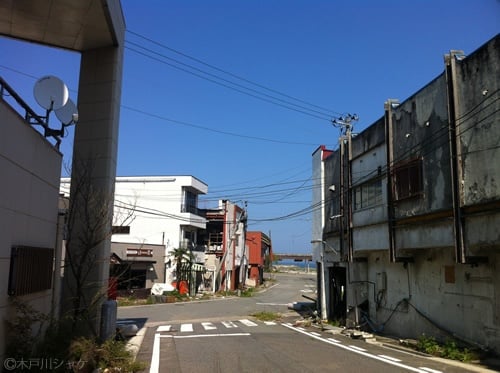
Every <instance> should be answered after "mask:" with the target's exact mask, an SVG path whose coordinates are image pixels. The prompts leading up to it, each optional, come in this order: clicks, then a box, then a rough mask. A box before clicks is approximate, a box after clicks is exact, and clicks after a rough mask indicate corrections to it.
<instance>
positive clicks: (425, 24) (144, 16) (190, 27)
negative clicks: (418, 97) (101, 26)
mask: <svg viewBox="0 0 500 373" xmlns="http://www.w3.org/2000/svg"><path fill="white" fill-rule="evenodd" d="M122 6H123V12H124V16H125V20H126V25H127V30H128V31H127V33H126V45H125V46H126V50H125V64H124V76H123V91H122V111H121V119H120V138H119V154H118V175H119V176H130V175H193V176H195V177H197V178H198V179H200V180H202V181H203V182H205V183H207V184H208V188H209V193H208V195H207V196H205V197H204V198H203V200H202V201H201V203H200V206H201V207H215V206H216V203H217V200H218V199H226V198H227V199H230V200H232V201H234V202H236V203H238V204H240V205H241V206H243V204H244V202H245V201H246V202H247V204H248V213H249V227H248V229H250V230H259V231H263V232H265V233H269V232H270V233H271V237H272V239H273V246H274V250H275V251H276V252H281V253H285V252H295V253H307V252H310V246H311V244H310V241H311V239H313V237H311V220H310V214H309V212H310V210H311V208H310V203H311V202H310V201H311V194H312V188H313V187H314V185H315V184H316V183H317V181H315V180H312V179H311V174H312V170H311V154H312V152H313V151H314V150H315V149H316V148H317V147H318V146H319V145H326V146H327V147H329V148H332V149H334V148H336V147H337V142H338V137H339V132H338V129H336V128H334V127H333V126H332V125H331V124H330V119H332V118H335V117H338V116H340V115H342V114H346V113H351V114H354V113H355V114H357V115H358V116H359V118H360V119H359V121H358V122H357V123H356V125H355V132H360V131H362V130H363V129H364V128H366V127H367V126H369V125H370V124H372V123H373V122H375V121H376V120H377V119H378V118H380V117H381V116H382V115H383V104H384V101H385V100H386V99H388V98H398V99H400V100H401V101H402V100H404V99H406V98H408V97H409V96H411V95H412V94H413V93H415V92H416V91H418V90H419V89H420V88H422V87H423V86H425V85H426V84H427V83H428V82H430V81H431V80H432V79H433V78H435V77H436V76H437V75H439V74H440V73H441V72H442V71H443V68H444V65H443V55H444V54H445V53H448V52H449V50H451V49H461V50H464V52H465V53H466V54H470V53H471V52H473V51H474V50H476V49H477V48H479V47H480V46H481V45H482V44H484V43H485V42H487V41H488V40H489V39H491V38H492V37H494V36H495V35H496V34H497V33H498V31H499V29H500V27H499V26H500V1H498V0H468V1H465V0H455V1H452V0H432V1H431V0H421V1H412V2H410V1H395V0H393V1H377V2H374V1H368V0H367V1H333V0H332V1H318V0H314V1H305V0H301V1H299V0H286V1H285V0H279V1H278V0H271V1H234V0H233V1H229V0H224V1H222V0H214V1H209V2H208V1H201V0H193V1H189V2H186V1H180V0H179V1H166V0H154V1H153V0H151V1H135V0H122ZM151 57H153V58H151ZM158 60H160V61H158ZM172 65H174V66H176V67H173V66H172ZM228 73H229V74H228ZM78 74H79V55H78V54H76V53H73V52H68V51H63V50H58V49H52V48H47V47H42V46H37V45H33V44H28V43H24V42H19V41H13V40H10V39H6V38H2V37H0V75H1V76H2V77H3V78H4V79H5V80H7V82H8V83H9V84H10V85H11V86H13V88H14V89H16V90H17V91H18V93H20V94H21V95H22V97H23V98H24V99H25V100H26V101H27V102H28V103H29V104H30V105H32V107H33V108H34V109H36V110H38V111H39V112H40V113H42V110H41V108H40V107H39V106H38V105H37V104H36V102H35V101H34V99H33V94H32V92H33V85H34V83H35V81H36V78H39V77H42V76H44V75H56V76H58V77H59V78H61V79H63V80H64V81H65V82H66V83H67V85H68V87H69V88H70V97H71V98H72V99H73V100H74V101H76V99H77V92H76V91H75V90H76V88H77V86H78ZM229 87H231V88H229ZM283 94H284V95H283ZM296 99H299V100H300V101H297V100H296ZM313 105H314V106H313ZM72 137H73V133H72V131H70V132H69V133H68V136H67V137H66V138H65V139H64V140H63V144H62V147H61V150H62V152H63V153H64V158H65V166H64V167H63V170H62V173H63V175H64V174H65V173H66V169H68V168H69V167H70V165H69V161H70V159H71V151H72V141H73V138H72Z"/></svg>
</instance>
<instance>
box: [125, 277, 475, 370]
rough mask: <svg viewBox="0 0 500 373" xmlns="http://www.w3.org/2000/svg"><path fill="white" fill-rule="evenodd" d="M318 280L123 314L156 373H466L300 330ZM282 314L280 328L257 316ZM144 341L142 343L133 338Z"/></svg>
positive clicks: (282, 280)
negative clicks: (303, 308)
mask: <svg viewBox="0 0 500 373" xmlns="http://www.w3.org/2000/svg"><path fill="white" fill-rule="evenodd" d="M315 281H316V278H315V275H310V274H293V275H292V274H290V275H289V274H278V275H276V282H275V283H273V285H272V286H271V287H269V288H268V289H266V290H265V291H263V292H259V293H258V294H255V295H254V296H252V297H250V298H243V297H240V298H224V299H217V300H212V301H200V302H187V303H169V304H158V305H149V306H135V307H123V308H119V310H118V317H119V320H120V321H121V322H127V321H135V322H137V323H138V324H139V325H140V326H141V327H143V328H142V330H141V333H140V334H141V335H142V336H143V338H142V341H140V349H139V352H138V355H137V359H138V360H141V361H145V362H147V364H148V371H149V372H151V373H157V372H182V373H197V372H228V373H233V372H287V373H288V372H333V371H342V372H381V371H383V372H385V373H392V372H404V371H413V372H422V373H424V372H427V373H437V372H464V371H468V370H467V369H464V368H463V366H454V365H448V364H443V362H442V361H439V360H434V359H429V358H426V357H422V356H417V355H412V354H408V353H405V352H401V351H397V350H392V349H388V348H386V347H383V346H380V345H373V344H369V343H366V342H363V341H360V340H354V339H351V338H349V337H346V336H344V335H343V334H338V333H337V334H332V332H331V331H328V330H321V329H318V328H315V327H298V326H296V325H295V321H296V320H297V319H299V318H300V317H299V316H298V314H297V313H295V312H293V311H290V310H289V308H288V305H289V304H290V303H293V302H308V300H307V299H306V298H304V297H303V295H306V296H310V297H313V298H315V297H316V294H315V283H316V282H315ZM259 311H269V312H279V313H281V314H282V315H283V318H282V319H281V320H280V321H278V322H263V321H260V320H256V319H255V318H253V317H252V316H251V315H252V314H254V313H256V312H259ZM134 341H137V338H134ZM134 343H135V342H134Z"/></svg>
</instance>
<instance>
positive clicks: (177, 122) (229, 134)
mask: <svg viewBox="0 0 500 373" xmlns="http://www.w3.org/2000/svg"><path fill="white" fill-rule="evenodd" d="M121 107H122V108H124V109H126V110H130V111H133V112H136V113H139V114H142V115H145V116H148V117H151V118H155V119H160V120H162V121H166V122H171V123H175V124H180V125H183V126H187V127H192V128H197V129H201V130H204V131H210V132H214V133H218V134H222V135H227V136H233V137H240V138H245V139H250V140H258V141H265V142H272V143H277V144H287V145H307V146H314V145H317V144H312V143H305V142H294V141H281V140H275V139H268V138H265V137H259V136H250V135H242V134H237V133H234V132H228V131H221V130H216V129H213V128H209V127H205V126H201V125H198V124H193V123H188V122H185V121H181V120H176V119H171V118H167V117H164V116H161V115H158V114H152V113H149V112H147V111H144V110H141V109H136V108H133V107H130V106H127V105H121Z"/></svg>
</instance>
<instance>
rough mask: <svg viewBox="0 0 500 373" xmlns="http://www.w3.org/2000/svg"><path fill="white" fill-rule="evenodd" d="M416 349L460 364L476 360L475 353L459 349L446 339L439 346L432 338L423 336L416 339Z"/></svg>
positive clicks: (454, 342) (462, 348)
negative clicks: (460, 362)
mask: <svg viewBox="0 0 500 373" xmlns="http://www.w3.org/2000/svg"><path fill="white" fill-rule="evenodd" d="M416 349H417V350H418V351H421V352H425V353H427V354H429V355H433V356H438V357H443V358H446V359H451V360H458V361H462V362H470V361H472V360H476V359H478V354H477V353H476V352H474V351H471V350H470V349H468V348H464V347H461V346H460V345H459V344H458V343H457V342H456V341H454V340H451V339H448V340H447V341H446V342H445V343H444V344H441V343H439V342H437V341H436V339H435V338H434V337H427V336H426V335H425V334H423V335H422V336H420V338H419V339H418V342H417V346H416Z"/></svg>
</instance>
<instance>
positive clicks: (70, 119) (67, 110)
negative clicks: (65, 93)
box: [54, 98, 78, 126]
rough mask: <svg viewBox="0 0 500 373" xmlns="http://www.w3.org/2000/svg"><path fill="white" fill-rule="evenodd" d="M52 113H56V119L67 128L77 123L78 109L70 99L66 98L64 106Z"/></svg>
mask: <svg viewBox="0 0 500 373" xmlns="http://www.w3.org/2000/svg"><path fill="white" fill-rule="evenodd" d="M54 111H55V113H56V117H57V118H58V119H59V120H60V121H61V123H62V124H64V125H65V126H69V125H70V124H74V123H76V122H77V121H78V109H77V108H76V105H75V103H74V102H73V100H71V99H70V98H68V101H67V102H66V105H64V106H63V107H60V108H59V109H56V110H54Z"/></svg>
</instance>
